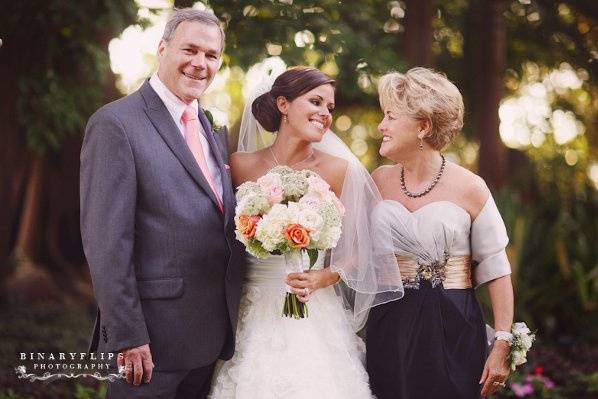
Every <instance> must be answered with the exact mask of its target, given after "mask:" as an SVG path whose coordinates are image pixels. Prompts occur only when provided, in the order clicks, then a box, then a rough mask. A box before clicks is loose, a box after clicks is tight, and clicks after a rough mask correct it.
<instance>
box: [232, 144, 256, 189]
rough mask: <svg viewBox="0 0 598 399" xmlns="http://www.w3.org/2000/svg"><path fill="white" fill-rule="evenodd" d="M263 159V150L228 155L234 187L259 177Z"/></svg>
mask: <svg viewBox="0 0 598 399" xmlns="http://www.w3.org/2000/svg"><path fill="white" fill-rule="evenodd" d="M263 163H264V157H263V150H259V151H255V152H245V151H237V152H233V153H232V154H231V155H230V168H231V176H232V179H233V184H234V186H235V187H237V186H239V185H240V184H242V183H244V182H246V181H250V180H255V179H256V178H257V177H259V176H261V175H262V174H263V173H261V170H262V169H263Z"/></svg>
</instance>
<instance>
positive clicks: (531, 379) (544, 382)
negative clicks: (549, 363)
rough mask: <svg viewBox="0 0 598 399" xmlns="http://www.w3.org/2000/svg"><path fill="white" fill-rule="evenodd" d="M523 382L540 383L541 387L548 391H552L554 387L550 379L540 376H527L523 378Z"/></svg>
mask: <svg viewBox="0 0 598 399" xmlns="http://www.w3.org/2000/svg"><path fill="white" fill-rule="evenodd" d="M525 381H526V382H530V383H531V382H534V381H540V382H541V383H542V385H544V386H545V387H546V388H548V389H553V388H554V387H555V384H554V382H553V381H552V380H551V379H550V378H548V377H546V376H543V375H540V374H536V375H528V376H527V377H526V378H525Z"/></svg>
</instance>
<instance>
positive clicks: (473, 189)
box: [448, 162, 490, 219]
mask: <svg viewBox="0 0 598 399" xmlns="http://www.w3.org/2000/svg"><path fill="white" fill-rule="evenodd" d="M448 165H449V168H448V170H449V171H450V177H449V179H450V180H451V185H452V187H453V189H454V190H457V193H459V202H460V203H461V206H462V207H463V208H465V209H466V210H467V212H469V214H470V215H471V218H472V219H475V218H476V216H477V215H478V214H479V213H480V211H481V210H482V208H483V207H484V205H485V204H486V201H487V200H488V197H489V196H490V189H488V186H487V185H486V182H485V181H484V179H482V177H480V176H478V175H477V174H475V173H474V172H472V171H471V170H469V169H467V168H464V167H463V166H460V165H457V164H455V163H452V162H451V163H449V164H448Z"/></svg>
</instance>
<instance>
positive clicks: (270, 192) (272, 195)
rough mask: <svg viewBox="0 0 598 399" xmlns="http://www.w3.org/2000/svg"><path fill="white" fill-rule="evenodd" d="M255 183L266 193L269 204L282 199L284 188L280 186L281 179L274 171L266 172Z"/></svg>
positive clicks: (276, 202) (277, 202)
mask: <svg viewBox="0 0 598 399" xmlns="http://www.w3.org/2000/svg"><path fill="white" fill-rule="evenodd" d="M257 184H259V185H260V188H261V189H262V190H263V191H264V193H265V194H266V197H267V198H268V202H269V203H270V205H274V204H279V203H280V202H281V201H282V198H283V194H284V190H283V188H282V179H281V178H280V175H278V174H276V173H268V174H266V175H264V176H262V177H260V178H259V179H257Z"/></svg>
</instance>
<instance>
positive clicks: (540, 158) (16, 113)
mask: <svg viewBox="0 0 598 399" xmlns="http://www.w3.org/2000/svg"><path fill="white" fill-rule="evenodd" d="M35 3H36V5H32V4H28V5H27V6H25V5H24V4H23V2H14V1H13V2H7V3H6V4H5V5H4V7H3V10H2V13H1V14H0V38H1V39H2V40H3V45H2V47H0V73H1V75H0V76H1V79H0V93H2V94H1V96H2V97H1V98H0V120H1V121H2V127H1V129H2V136H1V137H2V138H3V142H2V144H3V145H1V146H0V165H1V169H0V173H1V175H2V179H1V180H0V204H2V206H0V262H1V263H2V266H3V267H2V269H1V271H0V282H1V284H2V289H1V290H0V297H2V301H3V303H5V304H6V303H15V302H19V301H20V302H23V301H24V302H26V303H29V302H30V301H32V300H35V299H36V298H37V299H39V298H42V299H52V300H53V301H55V302H59V303H64V302H79V301H81V300H83V302H90V301H91V294H90V288H89V280H88V277H87V267H86V265H85V260H84V256H83V253H82V249H81V243H80V237H79V229H78V152H79V148H80V143H81V138H82V133H83V131H84V126H85V122H86V120H87V118H88V117H89V115H90V114H91V113H92V112H93V111H94V110H95V109H97V108H98V107H99V106H100V105H101V104H103V103H105V102H108V101H109V100H111V99H114V98H116V97H118V96H120V95H121V93H127V92H131V91H133V90H135V88H136V87H138V85H139V84H140V82H141V81H142V80H143V79H144V78H146V77H147V76H149V74H150V73H151V72H152V70H153V68H154V67H155V57H154V54H155V49H156V46H157V43H158V40H159V37H160V35H161V31H162V29H163V24H164V20H165V15H166V13H167V11H168V10H169V9H170V8H171V7H172V6H173V5H176V6H178V7H185V6H195V7H199V8H206V7H207V8H210V9H212V10H213V11H214V13H215V14H216V15H217V16H218V17H219V18H220V20H221V21H222V22H223V24H224V25H225V27H226V31H227V40H226V48H225V54H224V57H223V67H222V70H221V72H220V74H219V76H218V77H217V79H216V81H215V82H214V84H213V85H212V87H211V89H210V91H209V93H207V94H206V96H205V97H206V98H205V99H202V103H203V105H204V106H206V107H208V108H210V109H211V110H212V111H213V114H215V115H216V116H217V117H218V116H220V117H221V118H222V119H223V121H224V122H227V123H228V124H229V125H231V126H232V127H233V131H232V134H235V128H238V123H239V120H238V119H239V117H240V114H241V112H242V109H243V106H244V101H243V100H244V96H245V95H246V93H247V92H248V90H250V88H251V87H252V86H253V85H255V84H256V83H257V81H256V80H257V79H258V78H259V77H260V76H261V75H263V73H264V71H267V70H281V69H283V68H284V67H285V65H296V64H308V65H313V66H316V67H318V68H320V69H322V70H323V71H324V72H326V73H328V74H330V75H331V76H333V77H334V78H335V79H336V80H337V82H338V86H337V87H338V90H337V110H336V111H335V122H334V129H335V131H336V132H337V133H338V134H339V136H341V137H342V138H343V139H344V140H345V141H346V142H347V144H348V145H349V146H350V147H351V148H352V150H353V151H354V152H355V153H356V155H358V156H359V157H360V159H361V160H362V162H363V163H364V164H365V165H366V166H367V167H368V168H370V169H372V168H374V167H376V166H377V165H379V164H381V163H383V162H384V161H383V160H382V159H381V158H380V157H379V155H378V153H377V149H378V144H379V140H380V136H379V134H378V132H377V129H376V125H377V123H378V122H379V120H380V119H381V112H380V110H379V107H378V99H377V95H376V82H377V78H378V77H379V76H380V75H381V74H383V73H385V72H387V71H389V70H398V71H406V70H407V69H408V68H409V67H411V66H415V65H425V66H429V67H433V68H435V69H437V70H440V71H442V72H444V73H446V74H447V76H448V77H449V78H450V79H451V80H453V81H454V82H455V83H456V84H457V85H458V87H459V88H460V89H461V90H462V92H463V94H464V99H465V102H466V119H465V127H464V129H463V134H462V135H461V137H459V138H458V140H457V141H456V142H455V143H454V144H453V145H451V146H450V147H449V148H448V149H447V150H446V154H447V156H449V157H450V158H451V159H452V160H454V161H456V162H459V163H461V164H463V165H464V166H467V167H469V168H472V169H473V170H475V171H477V172H478V173H479V174H480V175H482V177H484V179H485V180H486V182H487V183H488V185H489V186H490V187H491V189H492V190H493V192H494V194H495V197H496V198H497V202H498V204H499V207H500V208H501V211H502V213H503V217H504V219H505V221H506V223H507V226H508V230H509V235H510V237H511V243H510V246H509V257H510V259H511V262H512V264H513V269H514V275H513V277H514V283H515V286H516V294H517V313H518V314H517V319H523V320H526V321H527V322H528V323H529V324H531V325H532V326H533V327H534V328H537V329H538V331H539V336H540V337H541V338H542V340H543V341H544V342H548V343H553V344H559V345H570V344H573V343H578V342H594V343H595V337H596V336H598V239H597V238H596V237H598V191H597V190H598V132H597V128H598V85H597V80H596V79H597V72H598V26H597V24H596V22H597V20H598V2H596V1H594V0H557V1H552V0H404V1H389V0H384V1H382V0H360V1H351V2H349V1H339V0H247V1H246V0H219V1H208V0H206V1H204V2H195V1H188V0H175V1H169V0H151V1H150V0H137V1H133V0H129V1H114V0H103V1H92V2H64V1H60V0H49V1H44V2H40V1H38V2H35ZM117 87H118V89H119V90H120V92H119V90H117V89H116V88H117ZM231 142H234V138H233V139H232V140H231ZM231 150H233V149H231ZM482 296H483V293H482Z"/></svg>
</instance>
